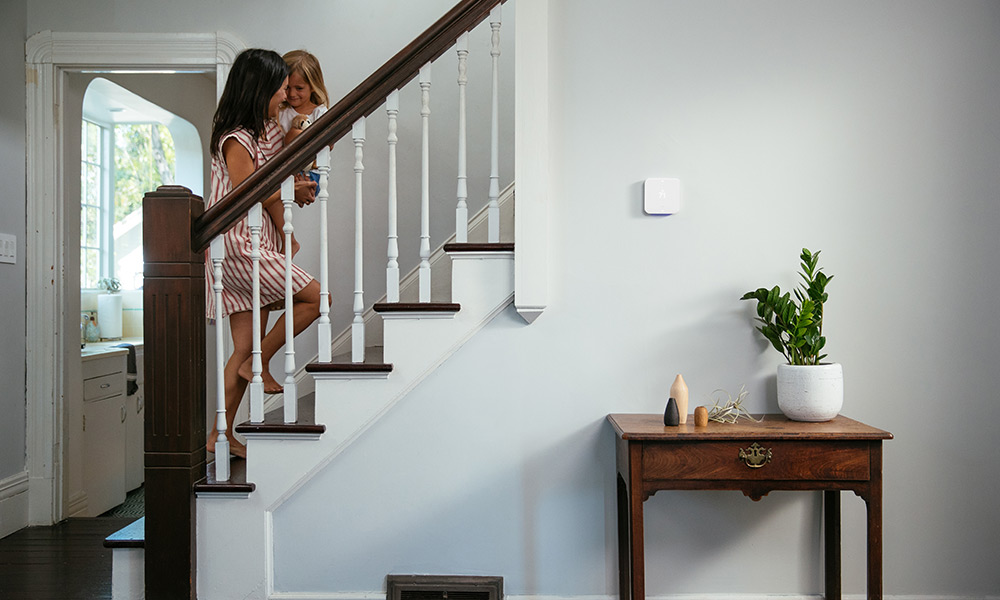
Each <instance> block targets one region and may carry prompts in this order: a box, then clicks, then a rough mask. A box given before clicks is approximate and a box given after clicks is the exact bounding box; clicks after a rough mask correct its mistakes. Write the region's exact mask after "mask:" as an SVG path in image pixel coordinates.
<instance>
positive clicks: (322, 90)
mask: <svg viewBox="0 0 1000 600" xmlns="http://www.w3.org/2000/svg"><path fill="white" fill-rule="evenodd" d="M282 58H284V60H285V64H286V65H288V86H287V87H286V88H285V92H286V96H285V101H284V102H282V103H281V107H280V110H279V111H278V125H280V126H281V131H282V133H283V135H284V141H285V145H286V146H287V145H288V144H289V143H291V141H292V140H294V139H295V138H296V137H298V136H299V134H300V133H302V132H303V131H304V130H305V128H306V127H308V126H309V125H311V124H312V123H313V122H314V121H316V119H318V118H320V117H321V116H322V115H323V113H325V112H326V101H327V93H326V85H324V84H323V70H322V69H320V67H319V60H318V59H317V58H316V57H315V56H313V55H312V54H310V53H308V52H306V51H305V50H292V51H291V52H287V53H285V56H283V57H282ZM304 176H307V177H309V178H310V179H312V181H313V182H314V183H316V184H317V185H318V184H319V171H315V170H313V171H307V172H306V173H304ZM268 212H269V213H270V215H271V219H272V220H273V221H274V224H275V225H276V226H277V227H278V231H281V230H283V229H284V227H285V214H284V208H283V207H282V206H281V203H277V204H273V205H271V207H270V208H269V209H268ZM283 246H284V238H282V244H281V245H280V247H282V250H283V249H284V248H283ZM298 251H299V242H298V240H296V239H295V234H292V256H295V254H296V253H297V252H298Z"/></svg>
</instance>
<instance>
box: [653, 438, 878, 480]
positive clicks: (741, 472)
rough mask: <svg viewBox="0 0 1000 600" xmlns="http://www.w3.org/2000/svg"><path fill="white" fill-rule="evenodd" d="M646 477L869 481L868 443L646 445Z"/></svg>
mask: <svg viewBox="0 0 1000 600" xmlns="http://www.w3.org/2000/svg"><path fill="white" fill-rule="evenodd" d="M642 460H643V470H644V472H645V476H646V479H651V480H652V479H658V480H669V479H693V480H699V479H749V480H754V479H773V480H794V479H802V480H855V481H857V480H867V479H868V478H869V468H868V444H867V443H866V442H863V441H848V442H824V441H789V440H776V441H767V440H759V441H754V440H743V441H740V440H737V441H722V442H684V443H683V444H679V443H670V442H664V443H657V444H650V443H646V444H645V445H644V446H643V455H642Z"/></svg>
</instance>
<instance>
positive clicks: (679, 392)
mask: <svg viewBox="0 0 1000 600" xmlns="http://www.w3.org/2000/svg"><path fill="white" fill-rule="evenodd" d="M670 397H671V398H673V399H675V400H677V413H678V415H679V416H680V422H681V423H682V424H683V423H687V418H688V386H687V384H686V383H684V377H682V376H681V375H680V374H678V375H677V377H676V378H674V383H673V384H672V385H671V386H670Z"/></svg>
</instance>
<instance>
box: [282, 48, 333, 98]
mask: <svg viewBox="0 0 1000 600" xmlns="http://www.w3.org/2000/svg"><path fill="white" fill-rule="evenodd" d="M282 58H284V59H285V64H286V65H288V72H289V73H298V74H299V75H301V76H302V78H303V79H305V80H306V83H308V84H309V87H311V88H312V94H310V96H309V101H310V102H312V103H313V104H316V105H320V104H322V105H326V104H327V100H328V97H327V93H326V85H325V84H324V83H323V70H322V69H320V67H319V60H318V59H317V58H316V57H315V56H313V55H312V54H310V53H308V52H306V51H305V50H292V51H291V52H286V53H285V55H284V56H283V57H282Z"/></svg>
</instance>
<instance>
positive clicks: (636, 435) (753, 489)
mask: <svg viewBox="0 0 1000 600" xmlns="http://www.w3.org/2000/svg"><path fill="white" fill-rule="evenodd" d="M608 421H610V422H611V425H612V426H613V427H614V428H615V432H616V433H617V434H618V440H617V470H618V478H617V479H618V568H619V586H620V592H621V598H622V600H645V597H646V583H645V557H644V551H643V519H642V503H643V502H645V501H646V499H647V498H649V497H650V496H652V495H653V494H655V493H656V492H658V491H660V490H739V491H741V492H743V493H744V494H745V495H746V496H748V497H749V498H751V499H752V500H754V501H757V500H760V499H761V498H762V497H763V496H766V495H767V494H768V493H769V492H771V491H773V490H820V491H822V492H823V521H824V528H825V550H826V598H827V600H840V596H841V590H840V567H841V565H840V492H841V491H843V490H850V491H853V492H854V493H855V494H857V495H858V496H860V497H861V498H862V499H864V501H865V504H866V505H867V507H868V598H869V600H876V599H881V598H882V440H889V439H892V434H891V433H889V432H887V431H882V430H881V429H875V428H874V427H869V426H868V425H865V424H864V423H859V422H858V421H854V420H851V419H848V418H847V417H843V416H838V417H837V418H835V419H833V420H832V421H827V422H825V423H799V422H795V421H789V420H788V419H787V418H785V417H784V416H783V415H764V421H763V422H761V423H754V422H752V421H748V420H741V421H740V422H739V423H735V424H731V425H730V424H721V423H712V422H710V423H709V424H708V426H707V427H695V426H694V422H693V419H691V418H689V419H688V422H687V423H686V424H684V425H680V426H677V427H665V426H664V425H663V416H662V415H638V414H613V415H608Z"/></svg>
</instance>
